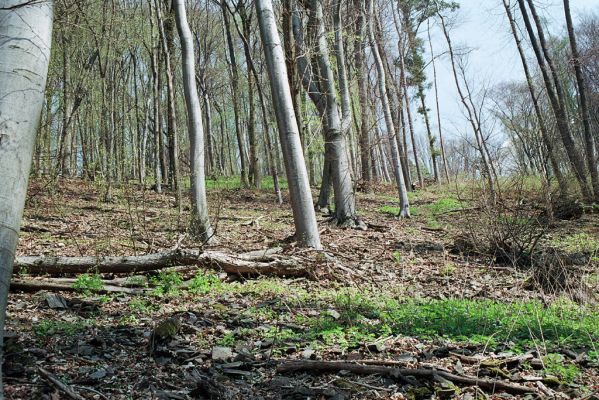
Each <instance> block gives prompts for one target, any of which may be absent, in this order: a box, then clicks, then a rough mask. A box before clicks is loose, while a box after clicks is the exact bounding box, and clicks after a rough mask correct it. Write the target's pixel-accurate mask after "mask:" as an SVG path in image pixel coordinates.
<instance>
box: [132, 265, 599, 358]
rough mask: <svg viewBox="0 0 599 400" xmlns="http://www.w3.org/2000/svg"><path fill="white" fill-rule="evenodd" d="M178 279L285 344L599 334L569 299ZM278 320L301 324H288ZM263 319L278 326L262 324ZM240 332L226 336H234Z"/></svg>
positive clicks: (499, 341)
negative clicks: (418, 295) (430, 295)
mask: <svg viewBox="0 0 599 400" xmlns="http://www.w3.org/2000/svg"><path fill="white" fill-rule="evenodd" d="M166 281H167V282H171V283H172V281H173V280H172V279H171V278H168V279H166ZM175 286H176V287H175V291H173V290H170V292H169V290H168V289H167V288H166V287H165V286H164V282H163V284H162V285H161V286H158V287H159V288H161V289H162V291H163V293H170V295H171V296H174V295H179V296H191V297H194V296H201V297H197V298H200V299H201V300H202V301H203V302H208V303H209V304H212V306H210V307H212V308H214V309H217V308H218V310H219V313H227V312H233V313H234V314H240V313H241V314H242V316H241V317H240V318H243V319H244V320H251V321H253V322H254V324H255V326H254V328H251V329H249V330H248V329H246V330H244V335H245V336H247V335H256V336H260V337H262V338H263V339H264V338H273V337H276V338H278V340H279V341H280V342H283V341H284V342H285V346H289V345H290V343H296V344H297V345H298V346H300V344H301V345H306V343H308V344H309V345H310V347H311V348H328V347H331V346H335V347H339V348H342V349H344V350H347V349H352V348H357V347H359V346H361V345H364V344H365V343H373V342H376V341H377V340H380V339H381V338H386V337H390V336H401V337H414V338H417V339H420V340H433V341H436V340H442V341H444V342H454V343H471V344H477V345H483V346H486V347H488V348H489V349H491V350H492V349H494V348H496V347H500V346H503V348H505V347H507V348H510V349H511V350H512V351H514V352H522V351H526V350H528V349H532V348H541V349H551V348H557V347H570V348H584V349H587V350H592V351H596V350H597V348H596V344H597V342H598V341H599V311H598V310H597V309H594V308H590V307H585V306H579V305H577V304H575V303H572V302H570V301H567V300H560V301H557V302H554V303H553V304H551V305H544V304H542V303H541V302H538V301H511V302H499V301H495V300H483V299H479V300H471V299H470V300H468V299H449V300H424V299H410V298H402V297H397V295H394V294H393V293H391V292H378V293H371V292H361V291H357V290H354V289H347V288H339V289H330V288H312V287H306V286H302V285H296V284H290V283H288V282H287V281H284V280H278V279H259V280H252V281H246V282H233V283H225V282H221V281H219V280H218V278H217V277H216V276H215V275H210V274H203V273H202V274H199V275H197V276H196V277H195V278H193V279H192V280H191V281H187V282H185V283H183V282H181V283H178V284H177V285H175ZM222 297H225V298H227V299H229V300H228V301H230V300H231V299H232V298H238V299H240V301H243V302H244V306H243V307H242V311H240V309H239V308H237V309H235V310H234V309H230V308H229V307H228V306H226V305H223V304H221V303H220V302H219V299H220V298H222ZM130 308H131V309H132V310H135V311H137V312H143V311H145V310H147V311H148V312H151V311H152V308H151V307H150V303H149V302H143V301H140V300H136V302H135V303H133V302H132V303H131V304H130ZM279 323H283V326H285V325H286V324H292V325H294V326H297V328H287V327H285V328H284V329H282V328H279V327H278V324H279ZM264 324H266V325H267V326H271V328H272V329H271V328H269V329H267V330H266V331H264V330H260V329H259V327H260V326H263V325H264ZM236 339H237V338H236V337H227V338H222V339H221V340H222V343H225V342H226V343H229V342H231V343H234V342H235V340H236ZM281 351H282V350H281Z"/></svg>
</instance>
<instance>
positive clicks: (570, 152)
mask: <svg viewBox="0 0 599 400" xmlns="http://www.w3.org/2000/svg"><path fill="white" fill-rule="evenodd" d="M525 1H527V3H528V6H529V7H530V12H531V14H532V18H533V20H534V23H535V25H536V28H537V33H538V35H535V32H534V30H533V26H532V22H531V20H530V17H529V16H528V11H527V10H526V5H525ZM518 6H519V7H520V11H521V13H522V20H523V21H524V25H525V27H526V32H527V33H528V37H529V39H530V44H531V46H532V48H533V50H534V53H535V58H536V60H537V63H538V64H539V68H540V69H541V75H542V77H543V82H544V84H545V89H546V91H547V97H549V104H550V105H551V109H552V110H553V115H554V116H555V123H556V126H557V130H558V132H559V133H560V136H561V139H562V142H563V144H564V149H565V150H566V155H567V156H568V161H570V165H571V166H572V170H573V172H574V175H575V176H576V180H577V181H578V185H579V186H580V191H581V193H582V194H583V196H584V197H585V198H587V199H588V198H590V197H591V192H590V190H589V188H588V185H587V173H586V168H585V163H584V161H583V159H582V157H581V156H580V153H578V152H577V150H576V143H575V141H574V138H573V137H572V133H571V131H570V126H569V124H568V115H567V113H566V105H565V100H564V91H563V88H562V85H561V82H560V80H559V76H558V73H557V70H556V67H555V64H554V63H553V60H552V59H551V57H550V55H549V51H548V48H547V42H546V40H545V34H544V32H543V29H542V28H543V27H542V24H541V21H540V18H539V16H538V14H537V12H536V8H535V6H534V3H533V2H531V1H528V0H518ZM537 36H538V37H537ZM550 74H551V78H550ZM552 80H553V82H552Z"/></svg>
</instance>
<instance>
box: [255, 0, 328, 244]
mask: <svg viewBox="0 0 599 400" xmlns="http://www.w3.org/2000/svg"><path fill="white" fill-rule="evenodd" d="M256 12H257V14H258V23H259V25H260V36H261V38H262V43H263V44H262V48H263V49H264V53H265V58H266V64H267V69H268V75H269V77H270V88H271V93H272V99H273V103H274V105H275V113H276V117H277V123H278V126H279V137H280V139H281V147H282V148H283V156H284V159H285V167H286V171H287V181H288V184H289V194H290V197H291V207H292V209H293V220H294V223H295V229H296V239H297V241H298V242H299V243H300V244H301V245H303V246H306V247H314V248H320V247H321V245H320V235H319V233H318V225H317V223H316V213H315V212H314V208H313V206H312V192H311V190H310V182H309V180H308V171H307V170H306V164H305V162H304V155H303V152H302V143H301V140H300V136H299V128H298V125H297V119H296V116H295V113H294V110H293V102H292V100H291V89H290V87H289V80H288V78H287V68H286V67H285V54H284V53H283V47H282V46H281V39H280V38H279V33H278V31H277V23H276V19H275V14H274V11H273V8H272V2H271V0H256Z"/></svg>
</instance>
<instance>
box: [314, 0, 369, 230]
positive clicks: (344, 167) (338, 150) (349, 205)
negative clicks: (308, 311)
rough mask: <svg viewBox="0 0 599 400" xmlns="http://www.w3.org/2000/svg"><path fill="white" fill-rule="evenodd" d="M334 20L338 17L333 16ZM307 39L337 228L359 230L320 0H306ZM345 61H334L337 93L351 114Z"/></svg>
mask: <svg viewBox="0 0 599 400" xmlns="http://www.w3.org/2000/svg"><path fill="white" fill-rule="evenodd" d="M335 18H337V17H335ZM308 26H309V30H310V36H311V37H312V38H313V39H314V41H315V44H316V48H317V51H316V54H315V55H314V64H315V66H316V69H317V71H318V75H319V77H318V81H319V83H320V86H321V87H320V93H321V97H320V100H322V101H321V102H318V103H316V104H317V108H319V111H320V112H321V117H322V118H323V119H324V125H325V127H326V135H325V140H326V145H328V150H329V151H328V154H327V152H326V146H325V157H327V156H328V158H329V162H330V163H331V166H330V168H331V177H332V182H333V191H334V194H335V219H336V220H337V223H338V224H340V225H349V226H359V227H362V226H363V223H360V221H359V219H358V218H357V215H356V201H355V195H354V191H353V183H352V176H351V168H350V163H349V159H348V156H347V148H346V146H347V142H346V136H345V132H346V130H347V129H348V128H347V127H348V126H351V114H350V117H349V119H348V118H347V114H344V115H343V119H342V116H341V115H340V113H339V106H338V104H337V94H336V92H337V90H336V88H335V78H334V74H333V69H332V68H331V62H330V58H329V49H328V43H327V37H326V31H325V26H324V15H323V7H322V0H310V1H309V22H308ZM336 35H341V32H340V29H337V32H336ZM341 43H342V39H341ZM335 46H336V47H337V48H338V50H337V53H338V54H339V52H340V50H341V51H342V48H341V49H340V48H339V46H340V40H339V39H336V40H335ZM344 65H345V61H344V59H343V57H338V58H337V68H338V75H339V89H340V90H339V91H340V92H341V96H342V99H341V100H342V110H343V111H344V112H346V113H350V108H351V107H349V97H348V95H347V78H346V77H345V76H344V75H345V69H344V68H345V67H344Z"/></svg>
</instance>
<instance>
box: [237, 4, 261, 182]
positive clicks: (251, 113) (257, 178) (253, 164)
mask: <svg viewBox="0 0 599 400" xmlns="http://www.w3.org/2000/svg"><path fill="white" fill-rule="evenodd" d="M245 7H246V6H245V3H244V2H243V1H242V2H240V6H239V15H240V17H241V24H242V26H243V50H244V53H245V63H246V69H247V81H248V139H249V142H250V160H249V161H250V163H249V164H250V165H249V173H250V175H251V180H252V183H253V184H254V187H255V188H256V189H260V187H261V185H262V176H261V174H260V160H259V158H258V137H257V135H256V102H255V99H254V83H255V84H256V86H257V85H258V80H257V79H256V81H255V82H254V71H253V70H252V67H253V65H252V66H250V64H252V47H251V43H250V41H251V34H252V21H251V18H250V16H249V15H248V14H247V10H246V8H245Z"/></svg>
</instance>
